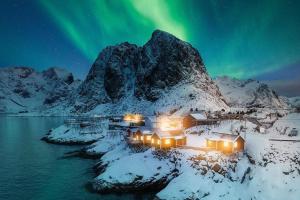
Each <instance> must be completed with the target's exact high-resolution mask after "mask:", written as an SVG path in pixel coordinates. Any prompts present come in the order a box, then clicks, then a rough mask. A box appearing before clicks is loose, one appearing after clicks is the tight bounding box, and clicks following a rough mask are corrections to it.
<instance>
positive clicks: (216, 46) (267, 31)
mask: <svg viewBox="0 0 300 200" xmlns="http://www.w3.org/2000/svg"><path fill="white" fill-rule="evenodd" d="M33 2H34V5H35V6H36V7H38V9H39V11H40V12H41V13H42V14H43V17H44V18H46V19H47V20H48V21H49V23H52V24H53V25H54V26H55V27H56V28H57V31H58V32H60V34H62V35H63V37H64V39H65V40H66V41H68V42H69V43H71V44H72V45H73V47H74V48H75V49H76V50H77V51H78V52H80V54H81V55H82V57H84V58H85V59H86V60H87V61H88V63H90V64H92V62H93V61H94V60H95V58H96V57H97V55H98V54H99V52H100V51H101V49H103V48H104V47H106V46H108V45H115V44H118V43H121V42H124V41H128V42H131V43H135V44H138V45H143V44H144V43H145V42H146V41H147V40H148V39H149V38H150V36H151V33H152V32H153V31H154V30H155V29H161V30H164V31H167V32H170V33H172V34H174V35H175V36H177V37H178V38H180V39H182V40H185V41H188V42H190V43H191V44H192V45H193V46H194V47H196V48H197V49H198V50H199V52H200V54H201V55H202V57H203V59H204V61H205V64H206V67H207V69H208V72H209V73H210V75H212V76H213V77H215V76H220V75H228V76H232V77H237V78H249V77H256V76H259V75H262V74H266V73H269V72H272V71H276V70H280V69H282V68H284V67H285V66H288V65H292V64H295V63H299V62H300V39H299V33H300V15H299V8H300V1H297V0H291V1H285V0H263V1H260V0H253V1H241V0H228V1H227V0H226V1H225V0H86V1H83V0H82V1H80V0H63V1H61V0H41V1H33ZM52 32H54V31H52ZM50 45H51V44H50ZM64 64H65V63H64ZM85 67H86V68H89V67H90V66H85Z"/></svg>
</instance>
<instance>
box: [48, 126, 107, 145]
mask: <svg viewBox="0 0 300 200" xmlns="http://www.w3.org/2000/svg"><path fill="white" fill-rule="evenodd" d="M107 129H108V127H107V125H106V124H105V123H103V124H102V125H101V126H100V125H98V126H97V127H81V128H80V127H78V128H77V127H72V126H68V125H66V124H63V125H61V126H59V127H57V128H54V129H51V130H50V131H49V133H48V134H47V135H46V136H45V137H44V138H43V140H45V141H47V142H50V143H56V144H90V143H93V142H95V141H97V140H99V139H101V138H103V137H104V136H105V135H106V133H107Z"/></svg>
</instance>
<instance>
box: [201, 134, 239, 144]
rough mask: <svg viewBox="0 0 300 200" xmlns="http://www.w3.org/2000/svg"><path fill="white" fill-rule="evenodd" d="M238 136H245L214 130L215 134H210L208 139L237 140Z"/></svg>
mask: <svg viewBox="0 0 300 200" xmlns="http://www.w3.org/2000/svg"><path fill="white" fill-rule="evenodd" d="M238 138H242V139H243V140H244V138H243V137H242V136H241V135H234V134H231V133H219V132H213V135H210V136H209V137H207V138H206V139H208V140H215V141H230V142H235V141H236V140H237V139H238Z"/></svg>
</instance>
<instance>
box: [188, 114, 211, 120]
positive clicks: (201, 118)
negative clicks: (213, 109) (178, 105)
mask: <svg viewBox="0 0 300 200" xmlns="http://www.w3.org/2000/svg"><path fill="white" fill-rule="evenodd" d="M190 115H191V116H192V117H193V118H195V119H197V120H205V119H207V117H206V114H205V113H191V114H190Z"/></svg>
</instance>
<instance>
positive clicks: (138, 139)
mask: <svg viewBox="0 0 300 200" xmlns="http://www.w3.org/2000/svg"><path fill="white" fill-rule="evenodd" d="M131 131H132V136H131V138H132V141H133V143H139V144H144V145H151V146H153V147H156V148H171V147H177V146H182V145H185V144H186V136H185V135H184V133H183V129H182V119H181V118H178V117H166V116H164V117H158V118H157V117H145V126H141V127H136V128H132V129H131Z"/></svg>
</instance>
